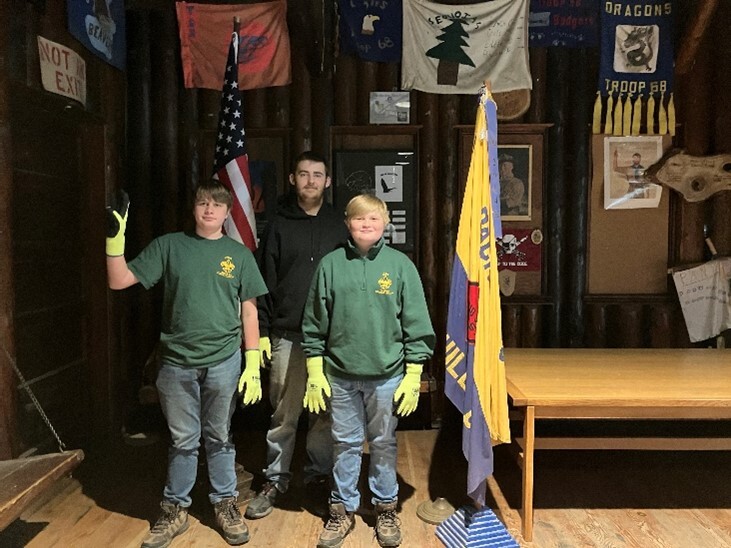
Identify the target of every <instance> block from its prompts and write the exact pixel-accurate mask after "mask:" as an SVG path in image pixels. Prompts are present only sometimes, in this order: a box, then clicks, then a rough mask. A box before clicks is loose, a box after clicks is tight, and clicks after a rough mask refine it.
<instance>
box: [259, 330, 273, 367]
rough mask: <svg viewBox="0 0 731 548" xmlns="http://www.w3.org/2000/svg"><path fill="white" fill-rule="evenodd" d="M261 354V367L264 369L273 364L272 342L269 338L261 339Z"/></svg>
mask: <svg viewBox="0 0 731 548" xmlns="http://www.w3.org/2000/svg"><path fill="white" fill-rule="evenodd" d="M259 354H260V359H259V365H261V367H262V369H264V368H266V367H268V366H269V364H270V363H272V340H271V339H270V338H269V337H260V338H259Z"/></svg>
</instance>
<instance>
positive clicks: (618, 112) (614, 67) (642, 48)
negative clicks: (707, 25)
mask: <svg viewBox="0 0 731 548" xmlns="http://www.w3.org/2000/svg"><path fill="white" fill-rule="evenodd" d="M600 27H601V45H600V47H601V61H600V65H599V82H598V93H599V96H598V97H597V100H596V101H595V103H594V118H593V120H594V122H595V123H593V124H592V131H593V132H594V133H604V134H606V135H615V136H630V135H639V134H641V133H642V129H643V128H642V127H641V123H642V121H643V120H644V122H645V128H644V129H645V131H646V132H647V134H649V135H653V134H655V133H654V130H655V127H656V126H657V128H658V134H660V135H665V134H667V133H670V134H671V135H674V134H675V105H674V102H673V92H672V90H673V44H672V31H673V3H672V2H671V1H667V0H666V1H664V2H663V1H648V0H617V1H607V2H602V5H601V13H600ZM656 107H657V108H656ZM643 110H644V111H645V116H644V117H643V116H642V111H643ZM602 113H604V116H603V118H604V120H605V124H604V128H601V123H599V124H597V123H596V121H597V120H601V119H602ZM671 118H672V120H671Z"/></svg>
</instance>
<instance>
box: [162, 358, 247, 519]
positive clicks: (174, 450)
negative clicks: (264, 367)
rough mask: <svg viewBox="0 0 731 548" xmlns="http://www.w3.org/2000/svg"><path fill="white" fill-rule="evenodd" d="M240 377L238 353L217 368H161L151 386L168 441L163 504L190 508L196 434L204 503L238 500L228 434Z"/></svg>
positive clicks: (232, 447) (194, 470)
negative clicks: (202, 453) (204, 476)
mask: <svg viewBox="0 0 731 548" xmlns="http://www.w3.org/2000/svg"><path fill="white" fill-rule="evenodd" d="M240 375H241V351H240V350H238V351H236V352H235V353H234V354H233V355H232V356H231V357H230V358H228V359H226V360H224V361H223V362H221V363H219V364H218V365H214V366H212V367H207V368H202V369H193V368H184V367H177V366H175V365H170V364H163V365H162V368H161V369H160V372H159V374H158V376H157V382H156V383H155V384H156V386H157V391H158V393H159V394H160V404H161V406H162V412H163V413H164V415H165V418H166V419H167V422H168V428H169V429H170V437H171V445H170V450H169V452H168V477H167V482H166V484H165V490H164V492H163V498H164V499H165V500H167V501H170V502H173V503H175V504H179V505H180V506H183V507H188V506H190V504H191V498H190V492H191V490H192V489H193V485H194V484H195V477H196V472H197V471H198V448H199V447H200V439H201V435H202V436H203V442H204V443H205V448H206V457H207V460H208V480H209V482H210V484H211V492H210V494H209V495H208V498H209V499H210V501H211V502H212V503H214V504H215V503H217V502H220V501H221V500H222V499H224V498H226V497H237V496H238V492H237V491H236V484H237V479H236V471H235V468H234V462H235V459H236V449H235V447H234V444H233V443H232V442H231V435H230V429H231V416H232V415H233V413H234V410H235V409H236V392H237V384H238V380H239V376H240Z"/></svg>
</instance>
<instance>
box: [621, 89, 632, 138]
mask: <svg viewBox="0 0 731 548" xmlns="http://www.w3.org/2000/svg"><path fill="white" fill-rule="evenodd" d="M622 129H623V130H624V131H623V132H622V135H630V134H631V132H632V94H631V93H630V94H628V95H627V98H626V99H625V100H624V113H623V116H622Z"/></svg>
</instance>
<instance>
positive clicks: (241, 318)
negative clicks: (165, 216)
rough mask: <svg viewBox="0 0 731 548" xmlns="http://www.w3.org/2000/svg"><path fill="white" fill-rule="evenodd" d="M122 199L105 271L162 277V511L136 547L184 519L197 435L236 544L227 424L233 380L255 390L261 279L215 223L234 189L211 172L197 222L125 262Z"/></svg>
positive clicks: (160, 542) (158, 544)
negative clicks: (165, 444) (165, 447)
mask: <svg viewBox="0 0 731 548" xmlns="http://www.w3.org/2000/svg"><path fill="white" fill-rule="evenodd" d="M125 198H126V197H125ZM128 204H129V202H128V200H126V199H124V200H123V201H122V203H121V204H116V205H115V207H113V208H109V209H108V211H109V215H110V220H111V223H112V226H111V227H110V233H109V234H108V236H109V237H107V279H108V282H109V287H110V288H111V289H125V288H127V287H130V286H131V285H134V284H136V283H138V282H139V283H141V284H142V285H143V286H144V287H145V288H146V289H149V288H150V287H152V286H153V285H155V284H156V283H157V282H159V281H162V282H163V284H164V297H163V307H162V329H161V332H160V352H161V362H162V366H161V368H160V372H159V373H158V378H157V382H156V386H157V390H158V393H159V395H160V405H161V406H162V410H163V413H164V415H165V418H166V419H167V422H168V427H169V429H170V437H171V445H170V450H169V454H168V473H167V481H166V484H165V490H164V491H163V500H162V503H161V504H160V506H161V507H162V514H161V516H160V518H159V519H158V520H157V522H156V523H155V524H154V525H153V526H152V528H151V529H150V533H149V534H148V536H147V537H146V538H145V539H144V541H143V542H142V547H143V548H162V547H165V546H168V545H169V544H170V542H171V541H172V539H173V537H175V536H177V535H179V534H181V533H183V532H184V531H186V530H187V529H188V507H189V506H190V504H191V498H190V492H191V490H192V488H193V485H194V483H195V477H196V472H197V469H198V448H199V446H200V439H201V437H202V438H203V441H204V444H205V448H206V456H207V457H208V458H207V464H208V478H209V482H210V485H211V492H210V494H209V499H210V501H211V503H212V504H213V505H214V508H215V514H216V522H217V524H218V526H219V527H220V528H221V530H222V532H223V537H224V539H225V540H226V542H228V543H229V544H243V543H245V542H247V541H248V540H249V531H248V529H247V527H246V524H245V523H244V521H243V519H242V517H241V512H240V511H239V508H238V506H237V502H236V498H237V496H238V492H237V491H236V484H237V478H236V472H235V469H234V464H235V458H236V450H235V448H234V445H233V443H232V442H231V435H230V427H231V417H232V415H233V412H234V410H235V409H236V391H237V384H238V390H239V392H243V403H244V405H248V404H250V403H255V402H257V401H258V400H259V399H261V382H260V380H259V349H258V344H259V322H258V317H257V308H256V298H257V297H258V296H260V295H263V294H264V293H266V286H265V285H264V281H263V280H262V278H261V275H260V274H259V269H258V268H257V265H256V262H255V260H254V256H253V255H252V254H251V252H250V251H249V250H248V249H247V248H246V247H244V246H243V245H241V244H240V243H238V242H236V241H234V240H232V239H231V238H229V237H228V236H225V235H224V234H223V232H222V226H223V222H224V220H225V219H226V217H227V216H228V214H229V211H230V209H231V205H232V198H231V194H230V193H229V191H228V190H227V189H226V187H224V186H223V185H222V184H221V183H219V182H218V181H211V182H210V183H206V184H203V185H201V186H199V187H198V190H197V192H196V197H195V205H194V208H193V215H194V217H195V231H194V232H190V233H188V232H176V233H172V234H166V235H164V236H160V237H159V238H157V239H155V240H153V241H152V242H151V243H150V244H149V245H148V246H147V247H146V248H145V249H143V250H142V252H141V253H140V254H139V255H138V256H137V258H135V259H134V260H133V261H131V262H130V263H129V264H128V263H127V261H126V260H125V258H124V232H125V227H126V224H127V213H128ZM242 332H243V340H244V344H245V348H246V352H245V355H246V368H245V370H244V372H243V373H242V372H241V342H242Z"/></svg>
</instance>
